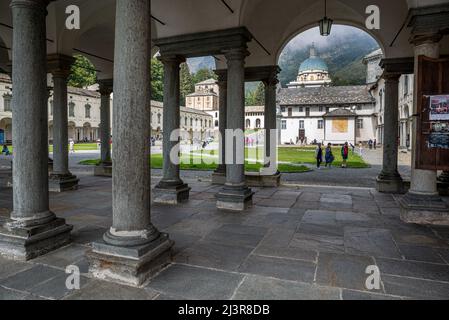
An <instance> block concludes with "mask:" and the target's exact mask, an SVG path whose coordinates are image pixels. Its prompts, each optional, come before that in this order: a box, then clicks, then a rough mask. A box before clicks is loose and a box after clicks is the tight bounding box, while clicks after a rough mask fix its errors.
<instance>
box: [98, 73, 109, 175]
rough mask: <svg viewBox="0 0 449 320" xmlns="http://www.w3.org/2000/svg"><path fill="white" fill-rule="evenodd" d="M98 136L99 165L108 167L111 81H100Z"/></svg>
mask: <svg viewBox="0 0 449 320" xmlns="http://www.w3.org/2000/svg"><path fill="white" fill-rule="evenodd" d="M99 92H100V94H101V106H100V121H101V123H100V136H101V164H102V165H107V166H110V165H111V163H112V161H111V145H110V144H109V142H110V138H111V93H112V79H111V80H102V81H100V90H99Z"/></svg>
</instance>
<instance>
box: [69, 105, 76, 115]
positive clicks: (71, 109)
mask: <svg viewBox="0 0 449 320" xmlns="http://www.w3.org/2000/svg"><path fill="white" fill-rule="evenodd" d="M69 117H75V104H74V103H73V102H70V103H69Z"/></svg>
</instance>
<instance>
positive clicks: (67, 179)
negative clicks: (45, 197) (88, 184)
mask: <svg viewBox="0 0 449 320" xmlns="http://www.w3.org/2000/svg"><path fill="white" fill-rule="evenodd" d="M79 181H80V180H79V179H78V178H77V177H76V176H74V175H72V174H64V175H62V174H51V175H50V178H49V179H48V190H49V191H50V192H64V191H70V190H77V189H78V182H79Z"/></svg>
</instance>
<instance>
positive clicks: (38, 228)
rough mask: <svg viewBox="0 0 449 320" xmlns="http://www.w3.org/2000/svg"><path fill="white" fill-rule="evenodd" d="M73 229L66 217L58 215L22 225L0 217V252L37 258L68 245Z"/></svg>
mask: <svg viewBox="0 0 449 320" xmlns="http://www.w3.org/2000/svg"><path fill="white" fill-rule="evenodd" d="M72 229H73V227H72V226H71V225H67V224H66V223H65V220H64V219H61V218H56V217H55V218H54V219H52V220H51V221H49V222H46V223H43V224H39V225H34V226H21V225H18V224H17V222H16V221H14V220H11V219H9V218H7V219H5V218H3V219H2V218H0V254H1V255H4V256H6V257H7V258H10V259H14V260H20V261H27V260H30V259H34V258H37V257H38V256H41V255H44V254H46V253H48V252H50V251H53V250H56V249H58V248H60V247H63V246H66V245H68V244H69V243H70V242H71V239H70V231H71V230H72Z"/></svg>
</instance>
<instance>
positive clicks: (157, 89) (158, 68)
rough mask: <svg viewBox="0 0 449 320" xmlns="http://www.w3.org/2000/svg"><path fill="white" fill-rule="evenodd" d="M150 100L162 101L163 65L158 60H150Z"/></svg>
mask: <svg viewBox="0 0 449 320" xmlns="http://www.w3.org/2000/svg"><path fill="white" fill-rule="evenodd" d="M151 99H152V100H155V101H159V102H162V101H163V100H164V65H163V64H162V62H160V61H159V60H158V59H156V58H153V59H151Z"/></svg>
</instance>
